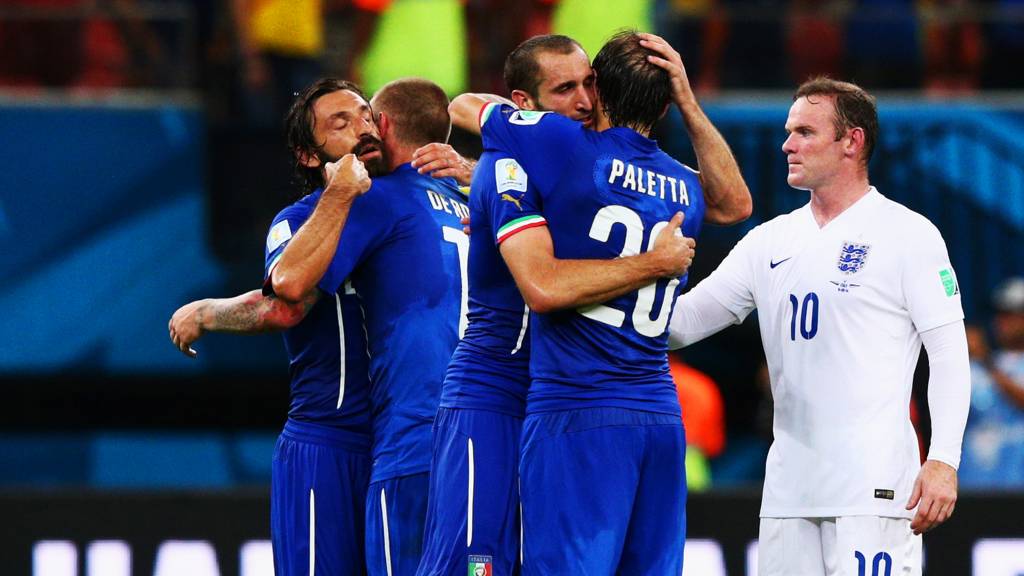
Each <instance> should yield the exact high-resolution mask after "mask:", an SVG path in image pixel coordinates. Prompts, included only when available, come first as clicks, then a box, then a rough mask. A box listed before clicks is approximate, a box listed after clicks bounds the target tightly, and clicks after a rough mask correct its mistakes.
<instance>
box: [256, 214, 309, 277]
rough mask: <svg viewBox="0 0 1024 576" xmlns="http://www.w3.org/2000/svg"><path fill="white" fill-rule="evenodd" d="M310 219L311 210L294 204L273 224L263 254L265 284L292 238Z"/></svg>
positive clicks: (275, 219)
mask: <svg viewBox="0 0 1024 576" xmlns="http://www.w3.org/2000/svg"><path fill="white" fill-rule="evenodd" d="M307 218H309V209H308V208H307V207H306V206H304V205H302V204H293V205H291V206H289V207H287V208H285V209H284V210H281V211H280V212H279V213H278V214H277V216H276V217H274V221H273V223H272V224H271V225H270V231H269V232H267V243H266V246H265V248H264V252H263V282H264V285H266V283H267V281H268V280H269V279H270V273H271V272H272V271H273V270H274V266H276V265H277V262H278V260H280V259H281V254H282V253H284V249H285V247H286V246H288V242H289V241H291V239H292V236H294V235H295V233H296V232H297V231H298V230H299V228H300V227H302V224H303V223H304V222H305V221H306V219H307Z"/></svg>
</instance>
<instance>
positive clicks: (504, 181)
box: [441, 152, 530, 418]
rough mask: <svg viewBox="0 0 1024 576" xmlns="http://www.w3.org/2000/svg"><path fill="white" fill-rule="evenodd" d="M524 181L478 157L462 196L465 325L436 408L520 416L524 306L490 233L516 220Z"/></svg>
mask: <svg viewBox="0 0 1024 576" xmlns="http://www.w3.org/2000/svg"><path fill="white" fill-rule="evenodd" d="M526 186H527V181H526V178H525V172H523V171H522V170H521V169H520V168H519V165H518V164H517V163H516V161H515V160H513V159H511V158H509V157H507V155H503V154H499V153H496V152H485V153H484V154H483V155H482V156H481V157H480V159H479V161H478V162H477V165H476V171H475V172H474V174H473V183H472V187H471V193H470V195H469V212H470V221H471V222H472V232H471V233H470V240H469V326H468V327H467V329H466V335H465V337H464V338H463V339H462V341H461V342H459V345H458V347H457V348H456V349H455V354H454V355H453V356H452V362H451V364H450V365H449V366H448V373H447V375H446V376H445V381H444V388H443V389H442V392H441V406H442V407H444V408H469V409H480V410H490V411H494V412H501V413H503V414H508V415H511V416H517V417H520V418H521V417H522V416H523V414H524V411H525V404H526V390H527V388H528V387H529V382H530V374H529V369H530V342H529V340H530V339H529V330H528V326H529V318H530V315H529V309H528V308H527V307H526V303H525V302H524V301H523V297H522V295H521V294H520V293H519V289H518V288H517V287H516V283H515V280H514V279H513V278H512V274H511V273H510V272H509V271H508V267H507V266H506V265H505V261H504V260H503V259H502V257H501V253H500V252H499V251H498V246H497V235H496V234H497V230H498V229H499V228H500V227H501V226H502V225H504V224H505V223H506V222H508V221H510V220H513V219H515V218H518V217H519V214H520V212H521V209H522V208H521V205H520V202H519V200H518V198H519V196H520V195H522V194H523V193H524V192H525V191H526Z"/></svg>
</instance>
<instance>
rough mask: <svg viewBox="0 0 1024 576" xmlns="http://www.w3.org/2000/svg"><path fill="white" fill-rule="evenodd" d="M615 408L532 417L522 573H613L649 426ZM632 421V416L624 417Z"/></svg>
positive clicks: (524, 475) (525, 468) (523, 476)
mask: <svg viewBox="0 0 1024 576" xmlns="http://www.w3.org/2000/svg"><path fill="white" fill-rule="evenodd" d="M619 416H622V415H621V414H619V413H617V412H616V411H614V410H595V409H590V410H579V411H571V412H553V413H544V414H535V415H530V416H527V418H526V420H525V422H524V424H523V449H522V457H521V460H520V489H521V497H522V506H523V574H524V575H533V574H537V575H545V576H547V575H555V574H587V575H593V576H602V575H605V574H609V575H610V574H613V573H614V572H615V570H616V568H617V566H618V562H619V559H620V557H621V554H622V550H623V546H624V543H625V538H626V534H627V532H628V528H629V518H630V512H631V510H632V507H633V498H634V496H635V493H636V489H637V483H638V481H639V476H640V466H641V460H642V446H643V438H642V437H643V429H642V427H639V426H631V425H627V424H625V423H620V424H616V422H617V420H619V419H620V418H619ZM622 419H623V420H626V421H628V420H629V418H628V417H627V418H622Z"/></svg>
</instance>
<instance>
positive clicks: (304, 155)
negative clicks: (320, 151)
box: [295, 148, 322, 168]
mask: <svg viewBox="0 0 1024 576" xmlns="http://www.w3.org/2000/svg"><path fill="white" fill-rule="evenodd" d="M295 158H296V159H297V160H298V161H299V164H302V165H303V166H305V167H306V168H319V167H320V165H321V164H322V163H321V162H320V158H319V157H318V156H317V155H316V154H315V153H313V152H310V151H308V150H302V149H299V148H296V149H295Z"/></svg>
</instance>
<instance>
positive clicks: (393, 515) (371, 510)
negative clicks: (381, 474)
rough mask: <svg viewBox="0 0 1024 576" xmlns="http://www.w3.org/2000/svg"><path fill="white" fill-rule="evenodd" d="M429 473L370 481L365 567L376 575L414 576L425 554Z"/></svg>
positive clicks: (367, 500) (367, 494)
mask: <svg viewBox="0 0 1024 576" xmlns="http://www.w3.org/2000/svg"><path fill="white" fill-rule="evenodd" d="M429 480H430V474H429V473H427V472H423V473H421V474H410V475H408V476H401V477H398V478H389V479H387V480H380V481H378V482H373V483H371V484H370V489H369V491H368V492H367V493H366V567H367V569H368V570H369V572H370V574H373V576H413V575H414V574H415V573H416V567H417V566H419V563H420V556H422V555H423V523H424V521H425V520H426V517H427V485H428V482H429Z"/></svg>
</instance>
